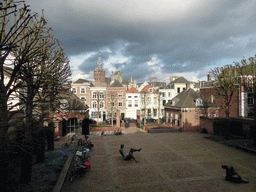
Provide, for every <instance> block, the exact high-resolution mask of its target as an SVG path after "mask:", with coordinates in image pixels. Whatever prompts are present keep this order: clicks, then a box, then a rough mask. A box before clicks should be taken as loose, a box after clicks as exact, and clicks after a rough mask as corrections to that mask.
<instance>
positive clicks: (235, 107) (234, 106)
mask: <svg viewBox="0 0 256 192" xmlns="http://www.w3.org/2000/svg"><path fill="white" fill-rule="evenodd" d="M200 93H201V95H202V96H204V97H205V98H206V99H208V100H209V101H211V96H212V95H215V101H214V104H216V105H217V106H218V107H220V109H219V117H226V113H225V110H224V109H223V108H222V107H223V106H225V104H224V98H223V97H220V96H217V91H216V90H215V88H214V87H209V88H201V89H200ZM229 112H230V114H229V117H239V89H237V91H236V92H235V93H234V94H233V96H232V101H231V103H230V110H229Z"/></svg>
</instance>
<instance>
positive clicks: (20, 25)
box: [0, 0, 69, 182]
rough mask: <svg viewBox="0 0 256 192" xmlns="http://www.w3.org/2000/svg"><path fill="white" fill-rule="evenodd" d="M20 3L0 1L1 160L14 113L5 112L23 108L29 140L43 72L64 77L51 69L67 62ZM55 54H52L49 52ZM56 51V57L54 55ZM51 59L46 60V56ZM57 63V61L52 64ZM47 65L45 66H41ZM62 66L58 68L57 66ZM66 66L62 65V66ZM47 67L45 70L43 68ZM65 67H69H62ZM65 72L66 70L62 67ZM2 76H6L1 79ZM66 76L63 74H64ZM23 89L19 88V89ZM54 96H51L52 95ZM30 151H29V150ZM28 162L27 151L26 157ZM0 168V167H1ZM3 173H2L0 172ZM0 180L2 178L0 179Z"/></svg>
mask: <svg viewBox="0 0 256 192" xmlns="http://www.w3.org/2000/svg"><path fill="white" fill-rule="evenodd" d="M19 5H20V3H18V2H14V1H13V0H4V2H3V3H1V4H0V19H1V24H0V98H1V100H0V135H1V138H0V153H1V154H0V156H1V157H0V158H1V162H2V160H4V159H5V158H6V156H5V154H7V153H6V144H7V131H8V127H9V121H10V119H11V118H12V115H13V114H14V113H10V112H9V111H10V110H12V109H14V108H15V107H16V106H22V105H21V104H23V106H24V107H25V109H26V110H25V115H26V119H25V138H26V139H27V140H31V131H32V128H33V125H32V123H33V120H34V118H33V109H34V107H35V106H36V105H37V104H38V102H36V97H35V96H36V94H37V93H38V92H39V91H40V90H41V89H42V85H43V84H45V77H46V76H47V75H53V74H56V79H55V80H56V82H59V83H60V82H62V81H63V80H64V78H65V77H64V75H63V77H62V76H61V74H62V73H63V71H62V72H56V71H55V72H54V71H53V70H49V69H51V68H52V69H53V68H55V67H57V66H58V65H57V64H59V66H58V67H57V69H60V68H62V67H64V66H65V65H66V64H64V63H67V62H66V61H65V59H64V57H63V56H64V55H63V50H62V49H58V50H56V51H53V49H54V45H56V41H55V40H54V38H53V36H52V35H50V33H49V31H50V29H47V28H46V27H45V26H46V21H45V19H44V17H43V16H42V17H39V18H38V17H37V14H36V13H35V14H33V13H31V11H30V10H29V9H28V7H29V6H28V5H26V4H23V6H21V8H20V9H18V7H19ZM52 51H53V52H54V53H56V54H55V57H52V56H51V52H52ZM58 54H60V55H61V56H60V55H59V56H57V55H58ZM50 57H52V59H50V60H49V58H50ZM56 63H57V64H56ZM45 64H47V67H46V66H45ZM61 66H62V67H61ZM64 68H66V67H64ZM47 69H48V70H47ZM66 69H69V67H68V68H66ZM66 71H68V70H66ZM6 75H7V76H8V77H9V78H7V79H6V78H5V77H6ZM66 77H67V76H66ZM22 90H23V91H22ZM14 93H18V94H16V95H18V96H19V99H20V100H21V102H18V103H16V104H12V105H9V106H8V101H9V100H10V98H11V96H12V95H13V94H14ZM53 99H54V98H53ZM24 146H26V149H23V150H25V151H26V153H25V154H29V153H31V151H32V149H31V146H32V145H31V143H29V141H28V142H26V145H25V144H24ZM29 151H30V152H29ZM27 162H31V154H30V155H29V156H28V158H27ZM30 165H31V163H30ZM27 167H28V170H27V171H24V173H25V172H26V173H27V174H28V175H23V177H22V178H25V180H26V181H25V182H28V181H29V180H30V177H31V174H30V173H31V166H27ZM1 171H2V167H1ZM3 175H5V174H3ZM0 180H1V181H4V179H2V178H0Z"/></svg>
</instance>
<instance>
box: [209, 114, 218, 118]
mask: <svg viewBox="0 0 256 192" xmlns="http://www.w3.org/2000/svg"><path fill="white" fill-rule="evenodd" d="M208 116H209V117H216V114H209V115H208Z"/></svg>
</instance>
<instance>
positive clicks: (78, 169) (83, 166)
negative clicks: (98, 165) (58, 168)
mask: <svg viewBox="0 0 256 192" xmlns="http://www.w3.org/2000/svg"><path fill="white" fill-rule="evenodd" d="M90 169H91V163H90V162H84V163H83V162H82V161H79V160H77V161H76V162H75V164H74V165H73V167H72V169H71V173H70V177H69V181H70V182H73V180H74V179H75V178H76V177H81V176H83V175H84V174H85V173H86V172H88V171H89V170H90Z"/></svg>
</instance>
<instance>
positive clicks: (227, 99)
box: [211, 65, 238, 118]
mask: <svg viewBox="0 0 256 192" xmlns="http://www.w3.org/2000/svg"><path fill="white" fill-rule="evenodd" d="M211 73H212V74H213V76H214V77H215V81H216V83H215V96H216V97H218V98H219V101H222V102H223V103H224V105H222V104H221V105H220V107H221V108H222V109H224V110H225V114H226V117H227V118H228V117H229V115H230V107H231V105H232V101H233V99H234V93H235V92H237V91H238V79H237V70H236V67H235V66H232V65H225V66H224V67H217V68H215V69H213V70H212V71H211Z"/></svg>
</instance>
